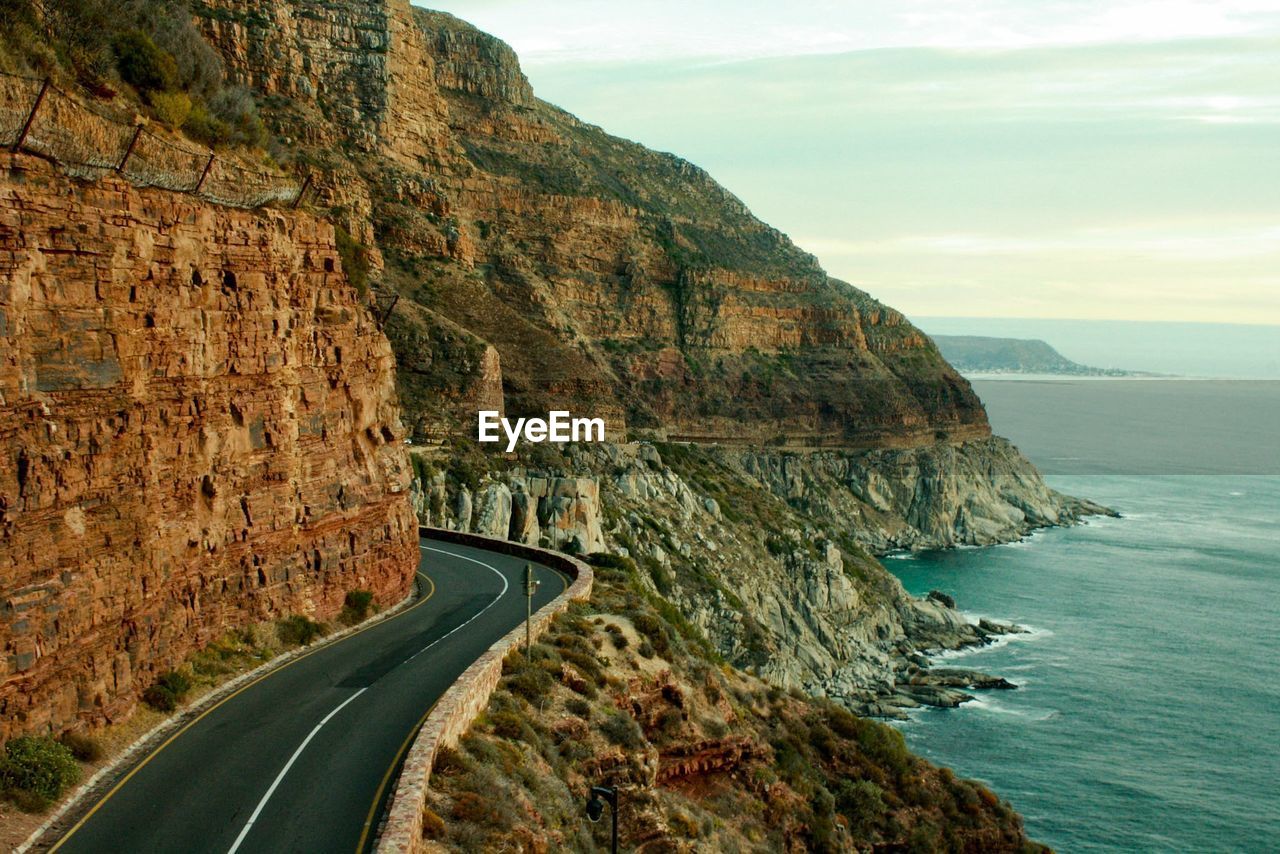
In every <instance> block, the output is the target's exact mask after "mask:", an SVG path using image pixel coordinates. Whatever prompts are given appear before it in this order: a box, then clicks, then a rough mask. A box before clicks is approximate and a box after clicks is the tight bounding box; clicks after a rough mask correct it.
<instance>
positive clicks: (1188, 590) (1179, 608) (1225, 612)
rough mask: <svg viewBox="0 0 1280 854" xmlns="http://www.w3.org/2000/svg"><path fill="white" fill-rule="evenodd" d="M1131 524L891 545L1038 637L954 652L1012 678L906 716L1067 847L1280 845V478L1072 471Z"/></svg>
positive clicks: (972, 603) (929, 578)
mask: <svg viewBox="0 0 1280 854" xmlns="http://www.w3.org/2000/svg"><path fill="white" fill-rule="evenodd" d="M1048 480H1049V481H1050V483H1051V484H1052V485H1053V486H1054V487H1056V488H1057V489H1060V490H1062V491H1064V492H1069V493H1072V494H1075V495H1083V496H1087V497H1089V498H1091V499H1094V500H1097V501H1102V502H1104V503H1106V504H1108V505H1110V506H1112V507H1115V508H1116V509H1118V510H1120V511H1121V512H1122V513H1124V514H1125V518H1123V519H1100V520H1093V521H1091V522H1090V523H1089V524H1088V525H1085V526H1080V527H1076V528H1070V529H1058V530H1051V531H1045V532H1041V533H1038V534H1036V535H1035V536H1033V537H1031V538H1029V539H1028V540H1025V541H1023V542H1021V543H1015V544H1012V545H1008V546H999V547H996V548H991V549H961V550H953V551H948V552H932V553H927V554H923V555H916V556H910V557H904V558H897V559H895V558H889V559H886V560H885V565H886V566H887V567H888V568H889V569H890V570H892V571H893V572H894V573H895V574H896V575H897V576H898V577H899V578H901V579H902V581H903V583H904V584H905V586H906V587H907V589H908V590H910V591H911V592H913V593H917V594H921V593H926V592H928V591H929V590H931V589H935V588H936V589H939V590H942V591H944V592H946V593H949V594H951V595H953V596H955V598H956V600H957V603H958V605H959V607H960V608H961V609H962V610H965V611H966V612H968V613H971V614H974V615H979V614H980V615H983V616H991V617H996V618H1002V619H1011V620H1014V621H1016V622H1018V623H1021V624H1023V625H1026V626H1028V627H1031V628H1033V629H1034V632H1033V633H1032V634H1031V635H1028V636H1026V637H1022V638H1018V639H1015V640H1012V641H1009V642H1008V643H1004V644H1002V645H998V646H995V647H988V648H984V649H981V650H978V651H974V652H969V653H963V654H961V655H960V656H959V657H958V658H956V659H953V660H956V661H957V662H963V665H964V666H966V667H974V668H978V669H981V670H986V671H989V672H993V673H998V674H1000V675H1003V676H1006V677H1007V678H1009V679H1010V680H1011V681H1013V682H1015V683H1018V684H1019V685H1020V686H1021V687H1020V689H1019V690H1016V691H1003V692H986V693H979V694H978V696H979V698H980V699H979V700H978V701H977V702H975V703H969V704H966V705H965V706H963V707H961V708H960V709H957V710H949V711H944V710H927V711H923V712H920V713H918V714H916V715H915V716H914V717H913V718H912V720H911V721H909V722H906V723H904V724H902V729H903V732H904V734H905V735H906V736H907V740H908V742H909V743H910V744H911V746H912V748H913V749H914V750H916V751H917V752H919V753H922V754H923V755H925V756H928V757H929V758H931V759H933V760H934V761H936V762H939V763H941V764H944V765H949V766H951V767H953V768H955V769H956V771H957V772H958V773H961V774H964V775H966V776H970V777H976V778H978V779H981V780H983V781H985V782H987V783H988V784H990V785H991V787H992V788H993V789H994V790H995V791H997V792H998V793H999V794H1000V795H1001V796H1002V797H1005V798H1008V799H1009V800H1010V801H1012V803H1013V805H1014V806H1015V807H1016V808H1017V809H1018V810H1019V811H1020V812H1021V813H1022V814H1023V816H1024V817H1025V818H1026V823H1027V829H1028V832H1029V833H1030V835H1031V836H1032V837H1033V838H1035V839H1038V840H1040V841H1042V842H1046V843H1048V844H1051V845H1053V846H1054V847H1055V848H1058V849H1059V850H1060V851H1259V852H1261V851H1276V850H1280V557H1278V556H1277V552H1278V550H1280V537H1277V529H1278V523H1280V477H1258V476H1255V477H1250V476H1217V475H1215V476H1101V475H1079V476H1074V475H1073V476H1057V477H1051V478H1048Z"/></svg>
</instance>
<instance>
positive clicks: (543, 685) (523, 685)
mask: <svg viewBox="0 0 1280 854" xmlns="http://www.w3.org/2000/svg"><path fill="white" fill-rule="evenodd" d="M502 682H503V685H504V687H506V689H507V690H508V691H510V692H511V693H512V694H516V695H518V696H520V697H524V698H525V699H526V700H528V701H530V702H533V701H535V700H538V699H540V698H541V697H543V696H544V695H546V694H548V693H550V691H551V689H552V687H553V686H554V685H555V682H554V680H552V678H551V674H550V673H547V671H545V670H542V669H541V668H538V667H528V666H526V667H525V668H523V669H522V670H520V671H519V672H518V673H515V674H513V675H511V676H508V677H506V678H504V679H503V680H502Z"/></svg>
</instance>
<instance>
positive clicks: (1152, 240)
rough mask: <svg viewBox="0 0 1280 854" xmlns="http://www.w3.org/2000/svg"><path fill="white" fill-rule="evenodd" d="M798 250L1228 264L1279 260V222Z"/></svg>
mask: <svg viewBox="0 0 1280 854" xmlns="http://www.w3.org/2000/svg"><path fill="white" fill-rule="evenodd" d="M795 242H796V243H797V245H799V246H801V247H803V248H804V249H806V250H808V251H810V252H813V253H814V254H816V255H818V256H819V257H821V256H823V255H828V256H834V255H839V256H846V257H853V258H856V257H865V256H875V255H894V256H905V255H934V256H966V257H989V258H999V257H1013V256H1022V257H1028V256H1053V255H1066V254H1071V255H1075V256H1077V257H1079V256H1080V255H1082V254H1087V255H1092V256H1112V257H1113V256H1127V257H1130V258H1145V259H1149V260H1155V261H1167V262H1176V261H1226V260H1232V259H1261V258H1268V257H1273V256H1274V257H1280V222H1277V223H1275V224H1270V225H1261V226H1254V227H1246V228H1221V227H1214V225H1213V224H1208V225H1206V226H1205V227H1202V228H1200V229H1195V230H1188V229H1185V228H1161V227H1150V226H1139V227H1128V228H1126V227H1112V228H1107V229H1086V230H1081V231H1076V232H1070V233H1066V234H1052V235H1037V236H1025V235H1009V234H980V233H955V234H924V235H905V236H900V237H893V238H889V239H885V240H863V241H860V240H846V239H842V238H838V237H834V238H833V237H820V236H799V237H796V238H795Z"/></svg>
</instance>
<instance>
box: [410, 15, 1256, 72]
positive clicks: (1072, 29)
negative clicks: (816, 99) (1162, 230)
mask: <svg viewBox="0 0 1280 854" xmlns="http://www.w3.org/2000/svg"><path fill="white" fill-rule="evenodd" d="M424 5H429V6H430V7H431V8H438V9H442V10H444V11H448V12H452V13H453V14H456V15H460V16H462V17H464V18H466V19H467V20H469V21H471V22H472V23H475V24H477V25H478V26H480V27H481V28H483V29H486V30H488V31H490V32H493V33H495V34H496V35H498V36H500V37H501V38H503V39H505V40H507V41H508V42H510V43H511V45H512V46H513V47H514V48H516V50H517V51H518V52H520V54H521V56H522V58H523V59H524V61H525V63H526V64H528V65H530V66H538V65H542V64H558V63H570V64H576V63H582V62H599V61H606V62H638V61H644V60H654V59H658V60H664V61H673V60H679V59H692V58H696V59H750V58H760V57H776V56H800V55H808V54H820V53H843V52H848V51H856V50H875V49H882V48H894V47H945V48H954V49H1018V48H1027V47H1043V46H1052V45H1082V44H1109V43H1137V42H1153V41H1163V40H1173V39H1185V38H1212V37H1235V36H1246V35H1257V34H1266V33H1270V34H1275V33H1277V32H1280V8H1277V6H1276V4H1275V3H1274V2H1268V0H1217V1H1216V2H1212V3H1210V2H1204V0H1039V2H1028V0H860V2H857V3H848V2H840V0H806V1H805V2H791V3H778V2H776V0H719V2H709V1H708V0H703V2H699V3H689V2H687V0H648V2H643V3H617V2H613V0H557V2H556V3H554V4H546V3H539V4H533V3H528V2H522V0H488V2H476V0H467V2H463V0H443V2H433V3H427V4H424Z"/></svg>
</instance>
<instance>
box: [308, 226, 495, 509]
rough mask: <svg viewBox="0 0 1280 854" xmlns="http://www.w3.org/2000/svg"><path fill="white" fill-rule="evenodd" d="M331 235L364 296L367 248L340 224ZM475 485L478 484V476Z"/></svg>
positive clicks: (351, 279) (350, 278) (344, 266)
mask: <svg viewBox="0 0 1280 854" xmlns="http://www.w3.org/2000/svg"><path fill="white" fill-rule="evenodd" d="M333 237H334V243H335V244H336V246H337V249H338V257H339V258H341V259H342V272H344V273H346V274H347V281H349V282H350V283H351V284H352V286H353V287H354V288H355V289H356V293H358V294H359V295H360V296H361V297H364V296H365V295H366V294H368V293H369V269H370V265H369V250H368V248H367V247H366V246H365V245H364V244H363V243H361V242H360V241H358V240H356V239H355V238H354V237H352V236H351V232H349V231H347V230H346V229H345V228H343V227H342V226H340V225H335V226H334V227H333ZM476 485H477V486H478V485H479V478H478V477H477V478H476ZM472 489H474V487H472Z"/></svg>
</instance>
